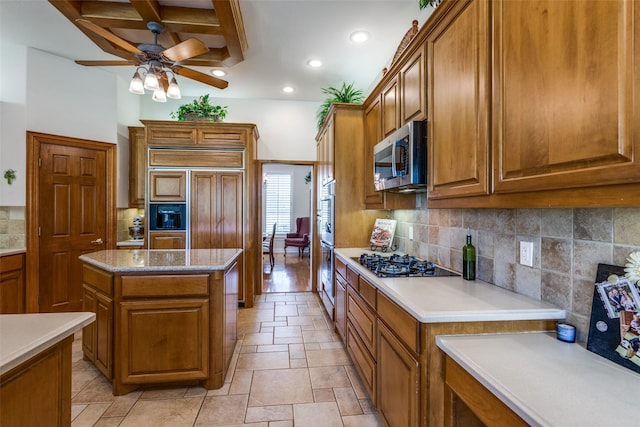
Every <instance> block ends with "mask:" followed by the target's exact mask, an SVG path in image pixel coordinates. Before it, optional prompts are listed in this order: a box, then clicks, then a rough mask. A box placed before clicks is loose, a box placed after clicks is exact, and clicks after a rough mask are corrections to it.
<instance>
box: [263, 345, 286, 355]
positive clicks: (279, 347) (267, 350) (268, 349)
mask: <svg viewBox="0 0 640 427" xmlns="http://www.w3.org/2000/svg"><path fill="white" fill-rule="evenodd" d="M257 351H258V353H270V352H274V351H289V346H288V345H287V344H272V345H259V346H258V350H257Z"/></svg>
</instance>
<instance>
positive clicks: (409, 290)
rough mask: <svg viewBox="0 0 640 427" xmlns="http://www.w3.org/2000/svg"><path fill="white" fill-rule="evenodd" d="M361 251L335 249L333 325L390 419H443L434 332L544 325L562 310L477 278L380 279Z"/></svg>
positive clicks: (432, 422)
mask: <svg viewBox="0 0 640 427" xmlns="http://www.w3.org/2000/svg"><path fill="white" fill-rule="evenodd" d="M363 252H367V251H366V250H363V249H361V248H343V249H336V250H335V254H336V262H335V265H336V296H335V319H336V329H337V330H338V332H340V331H341V330H343V331H344V332H343V333H341V335H342V336H343V338H344V340H345V345H346V347H347V352H348V353H349V355H350V356H351V359H352V361H353V362H354V366H355V367H356V369H357V370H358V372H359V373H360V376H361V378H362V380H363V383H364V385H365V387H366V388H367V390H368V392H369V395H370V397H371V399H372V401H373V402H374V404H375V405H376V408H377V409H378V413H379V414H380V416H381V417H382V418H383V419H384V421H385V423H386V425H389V426H394V427H395V426H420V427H424V426H442V425H444V424H445V396H446V395H445V390H446V386H445V354H444V353H443V352H442V350H440V349H439V348H438V347H437V345H436V337H437V336H439V335H458V334H482V333H498V332H522V331H549V330H554V329H555V324H556V321H557V320H561V319H564V318H565V316H566V312H565V311H564V310H562V309H559V308H557V307H554V306H552V305H550V304H547V303H544V302H541V301H537V300H534V299H532V298H529V297H526V296H523V295H519V294H516V293H514V292H511V291H508V290H506V289H502V288H500V287H497V286H494V285H491V284H488V283H483V282H482V281H480V280H476V281H471V282H470V281H465V280H463V279H462V278H461V277H459V276H458V277H418V278H405V277H398V278H380V277H377V276H376V275H375V274H374V273H373V272H371V271H369V270H368V269H367V268H366V267H364V266H362V265H360V263H359V262H358V261H356V260H355V259H354V258H358V257H359V256H360V254H362V253H363ZM369 252H370V251H369ZM383 255H389V254H383Z"/></svg>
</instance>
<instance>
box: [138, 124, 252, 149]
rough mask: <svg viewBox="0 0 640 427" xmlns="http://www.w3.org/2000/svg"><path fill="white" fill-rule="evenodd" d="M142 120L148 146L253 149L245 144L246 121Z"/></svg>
mask: <svg viewBox="0 0 640 427" xmlns="http://www.w3.org/2000/svg"><path fill="white" fill-rule="evenodd" d="M142 123H144V125H145V130H146V139H147V145H148V146H150V147H191V148H221V149H230V150H233V149H235V150H243V149H245V148H253V147H248V146H247V137H246V133H247V125H246V124H239V123H235V124H234V123H212V122H207V121H201V122H200V121H195V122H176V121H159V120H142ZM249 126H251V125H249Z"/></svg>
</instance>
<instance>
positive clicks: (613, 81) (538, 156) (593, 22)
mask: <svg viewBox="0 0 640 427" xmlns="http://www.w3.org/2000/svg"><path fill="white" fill-rule="evenodd" d="M492 5H493V22H494V23H495V27H494V31H495V32H494V35H493V43H494V46H493V50H494V55H493V58H494V64H493V75H494V79H493V81H494V88H493V93H494V104H493V131H494V135H493V141H494V147H493V156H494V192H495V193H506V192H516V191H537V190H543V189H558V188H578V187H589V186H597V185H604V184H618V183H628V182H638V179H639V178H640V108H639V107H640V101H639V99H640V96H639V95H638V91H639V90H640V37H639V34H640V29H639V28H640V19H639V16H640V4H639V3H638V2H637V1H625V0H619V1H580V2H558V1H554V0H546V1H536V2H526V1H517V2H514V1H504V2H495V3H492ZM634 31H635V33H634Z"/></svg>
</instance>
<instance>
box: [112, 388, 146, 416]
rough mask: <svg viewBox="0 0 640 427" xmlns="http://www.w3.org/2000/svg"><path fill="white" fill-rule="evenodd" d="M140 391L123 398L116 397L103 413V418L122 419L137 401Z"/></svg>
mask: <svg viewBox="0 0 640 427" xmlns="http://www.w3.org/2000/svg"><path fill="white" fill-rule="evenodd" d="M141 395H142V391H134V392H132V393H128V394H125V395H123V396H118V397H116V400H115V401H114V402H113V403H112V404H111V405H110V406H109V407H108V408H107V410H106V411H104V415H103V416H104V417H124V416H126V415H127V414H128V413H129V411H130V410H131V408H133V405H135V403H136V402H137V401H138V399H139V398H140V396H141Z"/></svg>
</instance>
